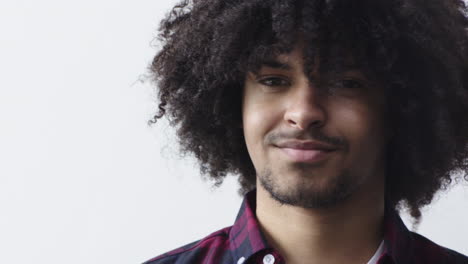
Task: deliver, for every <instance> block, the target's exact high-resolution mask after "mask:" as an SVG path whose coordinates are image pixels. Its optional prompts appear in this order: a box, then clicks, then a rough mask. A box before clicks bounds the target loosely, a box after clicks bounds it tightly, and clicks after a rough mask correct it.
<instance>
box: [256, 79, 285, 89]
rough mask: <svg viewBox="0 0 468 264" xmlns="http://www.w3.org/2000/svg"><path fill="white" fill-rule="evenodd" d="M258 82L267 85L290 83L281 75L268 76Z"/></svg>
mask: <svg viewBox="0 0 468 264" xmlns="http://www.w3.org/2000/svg"><path fill="white" fill-rule="evenodd" d="M258 82H259V83H260V84H262V85H265V86H272V87H274V86H288V85H290V83H289V81H288V80H286V79H284V78H279V77H268V78H263V79H260V80H258Z"/></svg>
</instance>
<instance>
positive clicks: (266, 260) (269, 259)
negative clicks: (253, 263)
mask: <svg viewBox="0 0 468 264" xmlns="http://www.w3.org/2000/svg"><path fill="white" fill-rule="evenodd" d="M273 263H275V257H273V255H272V254H267V255H265V257H263V264H273Z"/></svg>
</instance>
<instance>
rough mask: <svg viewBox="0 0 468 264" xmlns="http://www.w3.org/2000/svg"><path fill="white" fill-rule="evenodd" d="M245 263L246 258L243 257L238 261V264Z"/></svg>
mask: <svg viewBox="0 0 468 264" xmlns="http://www.w3.org/2000/svg"><path fill="white" fill-rule="evenodd" d="M244 261H245V258H244V257H241V258H240V259H239V260H238V261H237V264H242V263H244Z"/></svg>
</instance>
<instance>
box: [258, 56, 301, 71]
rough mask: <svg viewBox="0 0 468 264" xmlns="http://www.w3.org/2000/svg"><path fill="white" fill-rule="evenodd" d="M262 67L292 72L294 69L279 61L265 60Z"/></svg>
mask: <svg viewBox="0 0 468 264" xmlns="http://www.w3.org/2000/svg"><path fill="white" fill-rule="evenodd" d="M260 65H262V66H267V67H269V68H274V69H281V70H288V71H290V70H292V69H293V67H292V66H291V65H289V64H287V63H284V62H280V61H277V60H271V59H270V60H264V61H262V62H261V63H260Z"/></svg>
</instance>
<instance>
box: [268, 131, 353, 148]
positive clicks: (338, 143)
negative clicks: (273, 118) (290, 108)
mask: <svg viewBox="0 0 468 264" xmlns="http://www.w3.org/2000/svg"><path fill="white" fill-rule="evenodd" d="M287 139H290V140H314V141H319V142H322V143H325V144H328V145H331V146H334V147H337V148H345V149H347V146H348V144H347V142H346V140H344V139H342V138H338V137H331V136H327V135H325V134H323V133H322V132H321V131H319V130H311V131H306V132H304V131H278V132H272V133H270V134H268V135H267V136H266V137H265V141H266V143H267V144H275V143H277V142H279V141H282V140H287Z"/></svg>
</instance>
